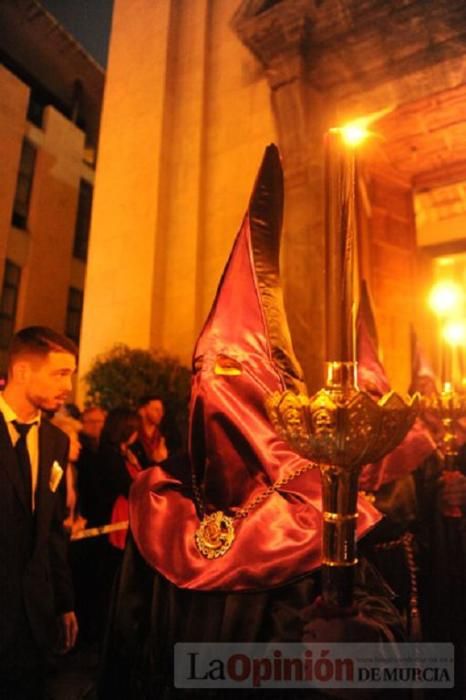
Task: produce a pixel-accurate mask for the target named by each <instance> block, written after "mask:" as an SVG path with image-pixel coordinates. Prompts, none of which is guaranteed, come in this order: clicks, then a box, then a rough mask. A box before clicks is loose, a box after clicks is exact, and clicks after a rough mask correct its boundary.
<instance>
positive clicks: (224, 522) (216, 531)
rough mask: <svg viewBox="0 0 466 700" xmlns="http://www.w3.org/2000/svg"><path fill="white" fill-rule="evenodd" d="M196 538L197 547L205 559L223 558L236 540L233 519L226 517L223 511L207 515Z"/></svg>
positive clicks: (197, 531)
mask: <svg viewBox="0 0 466 700" xmlns="http://www.w3.org/2000/svg"><path fill="white" fill-rule="evenodd" d="M194 537H195V539H196V546H197V548H198V550H199V551H200V553H201V554H202V555H203V556H204V557H206V558H207V559H217V557H223V555H224V554H225V553H226V552H228V550H229V549H230V547H231V545H232V544H233V541H234V539H235V529H234V527H233V518H230V517H229V516H228V515H225V513H222V511H221V510H217V511H216V512H215V513H211V515H206V516H204V518H203V519H202V520H201V524H200V525H199V527H198V529H197V530H196V533H195V535H194Z"/></svg>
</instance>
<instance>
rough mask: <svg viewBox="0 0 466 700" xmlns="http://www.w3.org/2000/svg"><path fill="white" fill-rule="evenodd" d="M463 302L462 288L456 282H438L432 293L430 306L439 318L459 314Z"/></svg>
mask: <svg viewBox="0 0 466 700" xmlns="http://www.w3.org/2000/svg"><path fill="white" fill-rule="evenodd" d="M462 300H463V293H462V290H461V287H460V286H459V285H457V284H455V282H449V281H445V282H438V283H437V284H436V285H435V286H434V287H433V288H432V291H431V292H430V295H429V305H430V307H431V308H432V309H433V311H434V312H435V313H436V314H437V315H438V316H449V315H451V314H454V313H455V312H457V311H458V310H459V308H460V305H461V302H462Z"/></svg>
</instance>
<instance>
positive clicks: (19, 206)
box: [11, 139, 36, 229]
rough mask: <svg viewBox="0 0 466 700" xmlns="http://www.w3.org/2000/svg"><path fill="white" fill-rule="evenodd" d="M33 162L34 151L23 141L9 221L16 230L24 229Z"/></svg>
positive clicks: (29, 144)
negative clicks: (11, 213) (11, 214)
mask: <svg viewBox="0 0 466 700" xmlns="http://www.w3.org/2000/svg"><path fill="white" fill-rule="evenodd" d="M35 162H36V149H35V148H34V146H33V145H32V143H30V142H29V141H28V140H27V139H24V141H23V147H22V149H21V158H20V161H19V172H18V180H17V182H16V194H15V201H14V204H13V216H12V219H11V223H12V224H13V226H16V227H17V228H23V229H25V228H26V224H27V218H28V212H29V200H30V197H31V189H32V179H33V177H34V165H35Z"/></svg>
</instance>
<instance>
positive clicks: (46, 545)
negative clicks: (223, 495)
mask: <svg viewBox="0 0 466 700" xmlns="http://www.w3.org/2000/svg"><path fill="white" fill-rule="evenodd" d="M75 369H76V347H75V345H74V343H72V342H71V341H70V340H69V339H68V338H65V337H64V336H61V335H59V334H58V333H55V332H54V331H52V330H50V329H48V328H44V327H41V326H31V327H29V328H25V329H23V330H22V331H19V333H17V334H16V335H15V336H14V338H13V341H12V344H11V347H10V351H9V364H8V380H7V385H6V387H5V389H4V391H3V393H2V394H1V395H0V560H1V564H0V697H1V698H2V700H3V699H8V700H19V699H20V698H21V700H26V699H28V700H29V699H31V700H32V698H34V700H38V699H39V698H42V697H43V693H44V681H45V668H46V657H47V652H48V651H49V650H50V649H51V648H52V646H53V645H57V641H58V640H57V621H58V623H59V625H58V630H59V633H60V645H61V647H62V650H63V651H67V650H69V649H71V647H72V646H73V645H74V643H75V640H76V635H77V631H78V626H77V621H76V616H75V614H74V612H73V607H74V601H73V590H72V584H71V577H70V572H69V568H68V563H67V536H66V533H65V531H64V529H63V520H64V518H65V509H66V479H65V478H64V473H63V471H64V469H65V466H66V464H67V457H68V438H67V437H66V435H65V434H64V433H63V432H62V431H61V430H59V429H58V428H56V427H55V426H53V425H51V424H50V423H49V422H48V421H47V419H46V418H45V417H44V416H43V415H42V411H55V410H57V409H58V408H59V407H60V406H61V405H62V404H63V403H64V401H65V400H66V398H67V396H68V394H69V392H70V390H71V378H72V375H73V374H74V372H75Z"/></svg>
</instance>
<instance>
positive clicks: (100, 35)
mask: <svg viewBox="0 0 466 700" xmlns="http://www.w3.org/2000/svg"><path fill="white" fill-rule="evenodd" d="M40 2H41V4H42V5H44V7H45V8H46V9H47V10H48V11H49V12H50V14H52V15H54V16H55V17H56V18H57V20H58V21H59V22H60V24H62V25H63V26H64V27H65V28H66V29H67V31H68V32H69V33H70V34H73V36H74V37H75V38H76V39H77V40H78V41H79V43H80V44H82V46H83V47H84V48H85V49H86V51H87V52H88V53H90V54H91V56H93V57H94V58H95V59H96V61H97V62H98V63H100V65H101V66H104V67H105V66H106V65H107V52H108V39H109V34H110V27H111V21H112V9H113V0H40Z"/></svg>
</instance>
